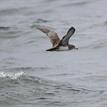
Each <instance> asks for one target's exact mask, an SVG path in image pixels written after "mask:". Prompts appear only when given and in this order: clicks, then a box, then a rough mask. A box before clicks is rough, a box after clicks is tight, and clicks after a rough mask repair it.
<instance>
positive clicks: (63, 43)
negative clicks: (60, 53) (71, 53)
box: [60, 27, 75, 46]
mask: <svg viewBox="0 0 107 107" xmlns="http://www.w3.org/2000/svg"><path fill="white" fill-rule="evenodd" d="M74 32H75V28H74V27H71V28H70V29H69V30H68V32H67V34H66V35H65V36H64V37H63V38H62V39H61V41H60V45H61V46H67V45H68V42H69V39H70V37H71V36H72V35H73V34H74Z"/></svg>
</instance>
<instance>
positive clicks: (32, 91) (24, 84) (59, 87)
mask: <svg viewBox="0 0 107 107" xmlns="http://www.w3.org/2000/svg"><path fill="white" fill-rule="evenodd" d="M19 90H20V91H19ZM98 94H101V93H100V92H99V91H92V90H87V89H84V88H77V87H74V86H72V85H71V84H65V83H60V82H55V81H49V80H46V79H42V78H39V77H34V76H29V75H27V74H25V73H24V72H19V73H10V74H9V73H3V72H2V73H1V74H0V98H1V99H0V102H1V104H3V105H7V104H10V105H14V104H16V105H17V104H22V105H23V104H25V105H26V104H31V105H34V104H37V105H47V106H52V105H53V106H66V105H69V104H73V103H74V102H77V103H80V102H83V101H84V100H86V99H87V100H89V97H90V96H93V95H98Z"/></svg>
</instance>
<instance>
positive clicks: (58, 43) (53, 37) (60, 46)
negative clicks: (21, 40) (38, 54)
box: [36, 26, 77, 51]
mask: <svg viewBox="0 0 107 107" xmlns="http://www.w3.org/2000/svg"><path fill="white" fill-rule="evenodd" d="M36 28H37V29H39V30H40V31H42V32H43V33H45V34H46V35H47V36H48V37H49V39H50V42H51V43H52V48H50V49H47V51H59V50H71V49H77V48H76V47H75V46H74V45H72V44H69V39H70V37H71V36H72V35H73V34H74V32H75V28H74V27H71V28H70V29H69V30H68V32H67V34H66V35H65V36H64V37H63V38H62V39H61V40H60V38H59V37H58V35H57V33H56V32H54V31H52V30H50V29H49V28H48V27H46V26H37V27H36Z"/></svg>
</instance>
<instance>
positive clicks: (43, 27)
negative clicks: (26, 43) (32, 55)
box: [36, 26, 60, 48]
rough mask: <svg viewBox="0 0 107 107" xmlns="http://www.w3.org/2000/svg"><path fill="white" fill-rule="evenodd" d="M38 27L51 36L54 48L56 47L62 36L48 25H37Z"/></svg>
mask: <svg viewBox="0 0 107 107" xmlns="http://www.w3.org/2000/svg"><path fill="white" fill-rule="evenodd" d="M36 28H37V29H39V30H40V31H42V32H43V33H45V34H46V35H47V36H48V37H49V39H50V41H51V43H52V46H53V48H55V47H57V46H58V45H59V43H60V38H59V37H58V35H57V33H56V32H54V31H52V30H50V28H48V27H46V26H37V27H36Z"/></svg>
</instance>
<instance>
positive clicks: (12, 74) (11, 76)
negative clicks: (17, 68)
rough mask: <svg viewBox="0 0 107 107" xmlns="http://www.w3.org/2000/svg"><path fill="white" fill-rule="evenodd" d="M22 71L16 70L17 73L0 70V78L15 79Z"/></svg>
mask: <svg viewBox="0 0 107 107" xmlns="http://www.w3.org/2000/svg"><path fill="white" fill-rule="evenodd" d="M23 74H24V72H18V73H5V72H0V77H1V78H6V77H7V78H11V79H17V78H19V77H20V76H22V75H23Z"/></svg>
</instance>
